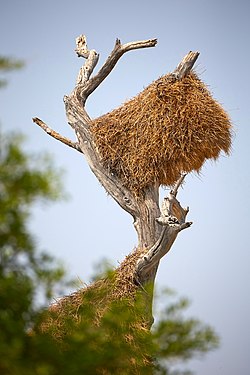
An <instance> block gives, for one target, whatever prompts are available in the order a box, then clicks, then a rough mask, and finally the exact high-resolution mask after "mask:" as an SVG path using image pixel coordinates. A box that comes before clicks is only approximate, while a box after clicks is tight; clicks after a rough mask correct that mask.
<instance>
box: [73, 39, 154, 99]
mask: <svg viewBox="0 0 250 375" xmlns="http://www.w3.org/2000/svg"><path fill="white" fill-rule="evenodd" d="M156 43H157V39H148V40H141V41H136V42H130V43H126V44H121V41H120V40H119V39H116V42H115V46H114V49H113V51H112V52H111V54H110V55H109V57H108V58H107V60H106V62H105V63H104V65H103V66H102V68H101V69H100V70H99V72H98V73H97V74H96V75H95V76H94V77H93V78H91V79H89V80H88V79H85V78H86V76H87V75H86V71H88V73H89V72H90V74H91V73H92V71H93V69H94V67H95V65H96V62H97V60H98V55H97V53H96V51H94V50H92V51H89V50H88V48H87V42H86V37H85V36H83V35H81V36H80V37H79V38H77V44H78V47H77V49H76V52H77V54H78V56H81V57H84V58H86V59H87V61H86V62H85V64H84V65H83V67H82V68H81V70H80V73H79V76H78V83H80V84H79V85H78V86H77V87H76V89H77V97H78V98H79V97H80V98H81V100H82V102H83V104H84V103H85V102H86V99H87V98H88V96H89V95H90V94H91V93H92V92H93V91H94V90H95V89H96V88H97V87H98V86H99V85H100V84H101V82H102V81H103V80H104V79H105V78H106V77H107V76H108V75H109V73H110V72H111V71H112V69H113V68H114V67H115V65H116V63H117V62H118V60H119V59H120V57H122V55H123V54H124V53H126V52H128V51H132V50H135V49H141V48H149V47H154V46H155V45H156ZM79 44H80V47H79ZM81 44H82V46H81ZM89 67H90V68H89ZM90 74H88V78H89V76H90ZM82 77H83V78H82ZM81 83H84V85H82V84H81Z"/></svg>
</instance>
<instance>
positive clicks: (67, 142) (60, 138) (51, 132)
mask: <svg viewBox="0 0 250 375" xmlns="http://www.w3.org/2000/svg"><path fill="white" fill-rule="evenodd" d="M32 120H33V122H34V123H35V124H37V125H38V126H40V128H42V129H43V130H44V131H45V132H46V133H47V134H49V135H50V136H51V137H53V138H55V139H57V140H58V141H60V142H62V143H64V144H65V145H67V146H69V147H72V148H74V149H75V150H77V151H79V152H81V153H82V150H81V148H80V147H79V144H78V143H77V142H72V141H71V140H70V139H68V138H66V137H63V136H62V135H61V134H59V133H57V132H56V131H55V130H53V129H51V128H50V127H49V126H48V125H46V124H45V122H43V121H42V120H40V119H39V118H37V117H34V118H33V119H32Z"/></svg>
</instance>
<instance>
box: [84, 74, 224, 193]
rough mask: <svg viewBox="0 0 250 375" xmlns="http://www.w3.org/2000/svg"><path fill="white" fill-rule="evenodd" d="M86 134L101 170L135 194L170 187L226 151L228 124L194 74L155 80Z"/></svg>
mask: <svg viewBox="0 0 250 375" xmlns="http://www.w3.org/2000/svg"><path fill="white" fill-rule="evenodd" d="M91 130H92V133H93V136H94V141H95V144H96V147H97V149H98V151H99V154H100V157H101V160H102V163H103V165H104V166H105V168H107V169H108V170H109V171H110V173H112V174H114V175H117V176H118V177H119V178H121V179H122V181H123V183H124V184H125V185H126V186H128V187H129V188H130V189H131V190H132V191H134V192H137V193H138V192H140V191H143V190H144V189H145V188H146V187H147V186H149V185H152V184H158V185H167V186H171V185H173V184H174V183H175V182H176V181H177V180H178V178H179V177H180V175H181V174H182V173H183V172H187V173H188V172H191V171H196V172H199V171H200V169H201V167H202V165H203V164H204V162H205V161H206V160H207V159H217V158H218V156H219V154H220V152H221V151H224V152H225V153H228V152H229V151H230V146H231V123H230V119H229V117H228V115H227V113H226V112H225V111H224V110H223V108H222V106H221V105H220V104H219V103H218V102H217V101H216V100H214V99H213V97H212V96H211V94H210V93H209V91H208V89H207V87H206V86H205V84H204V83H203V82H202V81H201V80H200V79H199V78H198V76H197V75H196V74H195V73H194V72H192V73H190V74H189V75H188V76H187V77H185V78H183V79H182V80H177V79H176V78H175V77H174V76H173V75H172V74H168V75H165V76H163V77H160V78H159V79H158V80H156V81H155V82H153V83H152V84H151V85H149V86H148V87H147V88H145V89H144V90H143V91H142V92H141V93H140V94H138V95H137V96H136V97H134V98H133V99H131V100H129V101H128V102H126V103H124V104H123V105H122V106H121V107H119V108H117V109H115V110H113V111H112V112H109V113H107V114H105V115H103V116H101V117H99V118H97V119H94V120H92V123H91Z"/></svg>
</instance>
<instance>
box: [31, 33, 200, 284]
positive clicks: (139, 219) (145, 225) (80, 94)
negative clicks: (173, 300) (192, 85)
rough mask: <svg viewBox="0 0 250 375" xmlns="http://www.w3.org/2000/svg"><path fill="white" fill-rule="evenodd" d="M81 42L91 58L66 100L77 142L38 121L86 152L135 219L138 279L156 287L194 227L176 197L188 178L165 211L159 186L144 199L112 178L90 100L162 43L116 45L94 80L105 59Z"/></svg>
mask: <svg viewBox="0 0 250 375" xmlns="http://www.w3.org/2000/svg"><path fill="white" fill-rule="evenodd" d="M76 43H77V48H76V53H77V55H78V56H79V57H83V58H85V59H86V62H85V64H84V65H83V66H82V68H81V69H80V72H79V74H78V77H77V82H76V86H75V88H74V90H73V92H72V93H71V94H70V95H68V96H65V97H64V102H65V108H66V114H67V119H68V123H69V125H70V126H71V127H72V128H73V129H74V131H75V133H76V136H77V142H72V141H70V140H68V139H67V138H65V137H63V136H61V135H60V134H58V133H56V132H55V131H54V130H52V129H50V128H49V127H48V126H47V125H46V124H45V123H44V122H43V121H41V120H40V119H38V118H34V119H33V121H34V122H35V123H36V124H37V125H39V126H40V127H41V128H42V129H43V130H45V131H46V132H47V133H48V134H49V135H51V136H52V137H54V138H56V139H57V140H60V141H61V142H63V143H64V144H66V145H68V146H70V147H72V148H74V149H76V150H77V151H79V152H81V153H83V154H84V156H85V158H86V160H87V162H88V164H89V166H90V168H91V170H92V172H93V173H94V174H95V176H96V177H97V179H98V180H99V181H100V183H101V184H102V185H103V186H104V188H105V189H106V191H107V192H108V193H109V195H111V196H112V197H113V198H114V199H115V200H116V202H117V203H118V204H119V205H120V206H121V207H122V208H123V209H124V210H125V211H127V212H128V213H129V214H131V215H132V216H133V218H134V226H135V229H136V231H137V234H138V248H140V249H141V248H144V249H145V253H144V255H143V256H142V257H141V258H139V259H138V262H137V265H136V268H135V279H136V280H137V281H138V282H139V283H140V284H141V285H144V284H145V283H147V282H149V281H150V282H154V279H155V276H156V272H157V268H158V265H159V262H160V260H161V258H162V257H163V256H164V255H165V254H166V253H167V252H168V251H169V250H170V248H171V246H172V244H173V243H174V241H175V239H176V237H177V235H178V233H179V232H180V231H182V230H183V229H185V228H187V227H189V226H190V225H191V224H192V223H191V222H186V215H187V213H188V209H183V208H182V207H181V205H180V203H179V202H178V200H177V198H176V196H177V192H178V188H179V186H180V185H181V183H182V182H183V179H184V177H185V176H182V177H181V178H180V180H179V181H178V182H177V184H176V186H175V187H174V188H173V190H171V191H170V193H169V194H168V196H167V197H166V198H164V200H163V204H162V207H161V209H160V207H159V186H157V185H155V186H153V185H152V186H149V187H148V188H147V189H145V191H144V197H143V199H142V198H141V197H140V198H138V197H137V196H135V195H134V194H133V192H132V191H130V190H129V189H128V188H126V187H125V186H124V184H123V183H122V182H121V181H120V180H119V178H118V177H117V176H114V175H113V174H111V173H110V172H109V171H108V170H107V169H105V168H104V166H103V164H102V163H101V158H100V155H99V153H98V150H97V148H96V146H95V144H94V141H93V136H92V134H91V131H90V121H91V120H90V118H89V116H88V114H87V112H86V111H85V103H86V100H87V98H88V96H89V95H90V94H91V93H92V92H93V91H94V90H95V89H96V88H97V87H98V86H99V85H100V84H101V82H102V81H103V80H104V79H105V78H106V77H107V76H108V74H109V73H110V72H111V71H112V69H113V68H114V66H115V65H116V63H117V62H118V60H119V58H120V57H121V56H122V55H123V54H124V53H126V52H128V51H131V50H135V49H139V48H148V47H154V46H155V45H156V43H157V40H156V39H150V40H145V41H138V42H131V43H127V44H121V42H120V41H119V40H116V43H115V46H114V49H113V51H112V52H111V54H110V56H109V57H108V59H107V60H106V62H105V63H104V65H103V66H102V68H101V69H100V70H99V72H98V73H97V74H96V75H95V76H94V77H92V78H91V74H92V72H93V70H94V68H95V66H96V64H97V62H98V58H99V55H98V54H97V52H96V51H95V50H89V49H88V47H87V43H86V37H85V36H83V35H81V36H80V37H78V38H77V40H76ZM198 55H199V53H198V52H189V53H188V54H187V55H186V56H185V57H184V59H183V60H182V61H181V62H180V64H179V65H178V66H177V68H176V69H175V71H174V72H173V73H172V74H173V77H174V78H175V79H181V78H183V77H184V76H185V75H187V74H189V72H190V70H191V69H192V67H193V65H194V63H195V61H196V60H197V58H198Z"/></svg>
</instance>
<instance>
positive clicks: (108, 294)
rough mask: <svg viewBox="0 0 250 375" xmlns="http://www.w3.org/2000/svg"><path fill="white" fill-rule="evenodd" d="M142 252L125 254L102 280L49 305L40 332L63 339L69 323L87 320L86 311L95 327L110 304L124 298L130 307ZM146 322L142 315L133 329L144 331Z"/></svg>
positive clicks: (135, 292)
mask: <svg viewBox="0 0 250 375" xmlns="http://www.w3.org/2000/svg"><path fill="white" fill-rule="evenodd" d="M144 252H145V249H136V250H134V251H133V252H132V253H131V254H129V255H128V256H127V257H126V258H125V259H124V261H123V262H122V263H121V264H120V266H119V267H118V268H117V269H116V270H115V271H114V273H113V274H112V275H111V276H110V277H106V278H103V279H100V280H97V281H96V282H94V283H92V284H90V285H88V286H86V287H83V288H81V289H79V290H78V291H76V292H74V293H72V294H71V295H68V296H65V297H63V298H60V299H59V300H57V301H56V302H55V303H54V304H52V305H51V306H50V308H49V310H48V311H47V313H46V314H45V319H44V320H43V322H42V324H41V326H40V330H42V331H43V332H48V333H50V334H51V335H52V336H53V337H54V338H55V339H56V340H59V341H61V340H63V338H64V336H65V335H67V334H68V333H69V332H68V330H69V327H70V325H69V324H68V322H69V321H72V323H76V324H78V323H80V322H81V321H82V320H85V319H89V316H88V314H85V311H88V309H89V308H93V309H94V316H92V319H93V321H92V323H94V324H95V325H97V326H98V325H99V323H100V320H101V318H102V316H103V315H104V314H105V312H106V311H108V309H109V307H110V305H111V304H112V302H113V301H119V300H123V299H126V301H127V302H128V304H130V305H131V308H133V303H134V301H135V298H136V295H137V293H138V292H139V291H140V288H139V287H138V285H137V283H136V280H135V266H136V262H137V260H138V259H139V258H140V257H141V256H142V254H143V253H144ZM148 323H149V321H147V317H146V316H144V317H142V318H141V319H139V317H138V325H137V326H136V327H134V328H135V329H143V330H144V329H147V325H148Z"/></svg>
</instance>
